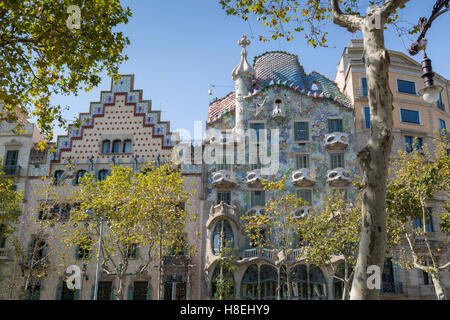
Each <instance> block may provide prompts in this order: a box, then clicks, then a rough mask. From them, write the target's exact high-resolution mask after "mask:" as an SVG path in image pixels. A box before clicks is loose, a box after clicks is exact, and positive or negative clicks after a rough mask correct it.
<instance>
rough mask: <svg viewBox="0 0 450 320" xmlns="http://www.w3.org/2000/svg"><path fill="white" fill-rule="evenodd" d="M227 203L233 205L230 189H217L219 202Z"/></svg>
mask: <svg viewBox="0 0 450 320" xmlns="http://www.w3.org/2000/svg"><path fill="white" fill-rule="evenodd" d="M221 202H223V203H226V204H228V205H231V192H230V191H217V204H219V203H221Z"/></svg>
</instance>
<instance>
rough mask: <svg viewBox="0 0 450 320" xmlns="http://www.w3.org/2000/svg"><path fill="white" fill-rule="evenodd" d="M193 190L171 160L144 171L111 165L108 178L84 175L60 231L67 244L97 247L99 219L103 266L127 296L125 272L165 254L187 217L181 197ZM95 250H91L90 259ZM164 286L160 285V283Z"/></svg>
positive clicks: (140, 268) (119, 296) (185, 200)
mask: <svg viewBox="0 0 450 320" xmlns="http://www.w3.org/2000/svg"><path fill="white" fill-rule="evenodd" d="M190 196H191V195H190V193H188V192H187V191H185V190H184V185H183V178H182V176H181V173H180V172H179V171H178V170H174V169H173V165H172V164H170V163H168V162H167V163H165V164H163V165H161V166H160V167H156V166H153V165H151V164H149V165H148V167H147V168H146V170H144V172H143V173H137V172H133V169H131V168H128V167H121V166H113V167H112V168H111V174H110V175H109V176H108V178H107V179H106V180H103V181H96V180H95V178H94V177H93V175H86V176H85V177H84V178H82V179H81V184H80V188H79V190H76V191H75V193H74V196H73V199H72V202H73V203H76V204H77V205H76V206H75V207H74V208H73V209H72V211H71V215H70V218H69V220H68V222H67V223H66V226H65V228H64V230H63V232H62V234H61V236H62V237H63V241H64V242H65V244H66V246H67V247H74V246H80V248H82V250H88V251H93V249H94V248H93V246H94V244H97V243H98V238H99V234H100V225H101V220H103V221H104V234H103V238H102V259H103V261H102V269H103V271H104V272H106V273H109V274H112V275H114V276H115V277H116V279H117V281H118V289H117V291H116V292H115V297H116V299H118V300H122V299H124V293H125V291H126V290H125V287H124V286H125V283H126V279H127V276H128V275H129V274H130V272H132V273H133V274H137V273H141V272H143V271H144V270H147V269H148V268H149V266H150V264H151V263H152V262H154V261H155V258H158V259H159V260H160V262H159V268H160V283H161V270H162V263H161V260H162V259H163V257H164V254H165V253H166V252H167V251H168V250H169V248H170V247H174V246H175V245H177V242H178V241H180V239H181V238H182V234H183V231H184V228H185V226H186V223H187V221H188V220H189V219H193V218H195V217H192V216H190V217H188V216H187V213H186V210H185V209H184V206H182V205H180V204H181V203H189V198H190ZM137 248H141V251H143V250H145V254H139V261H140V263H141V264H140V265H139V266H137V267H136V268H135V270H129V269H130V267H131V266H130V259H132V258H133V257H134V256H137V255H138V254H137ZM93 256H95V255H92V254H91V255H90V256H89V257H87V258H86V260H90V259H92V258H95V257H93ZM160 286H161V285H160Z"/></svg>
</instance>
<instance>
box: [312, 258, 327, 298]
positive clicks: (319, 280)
mask: <svg viewBox="0 0 450 320" xmlns="http://www.w3.org/2000/svg"><path fill="white" fill-rule="evenodd" d="M309 286H310V287H309V288H310V292H311V300H325V299H326V298H327V283H326V281H325V277H324V276H323V273H322V271H320V269H319V268H318V267H316V266H315V265H311V266H310V267H309Z"/></svg>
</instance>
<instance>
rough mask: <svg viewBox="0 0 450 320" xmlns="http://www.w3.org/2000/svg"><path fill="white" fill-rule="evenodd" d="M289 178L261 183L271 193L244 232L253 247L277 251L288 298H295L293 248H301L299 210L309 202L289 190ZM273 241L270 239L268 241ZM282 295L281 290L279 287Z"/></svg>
mask: <svg viewBox="0 0 450 320" xmlns="http://www.w3.org/2000/svg"><path fill="white" fill-rule="evenodd" d="M286 178H287V177H286V176H283V177H282V178H280V179H279V180H278V181H262V185H263V188H264V190H265V191H267V192H271V199H270V200H269V201H267V202H266V205H265V207H264V212H263V213H261V214H256V215H250V216H244V217H243V218H242V221H243V224H244V230H245V232H246V233H247V235H248V237H249V238H250V241H251V243H252V244H253V246H258V247H259V248H261V249H262V250H267V249H269V250H274V251H275V253H276V254H278V257H279V258H280V260H282V266H283V268H284V272H285V273H286V285H287V298H288V299H289V300H291V298H292V294H291V292H292V289H291V287H292V283H291V269H292V266H293V264H292V259H291V258H292V257H291V255H292V249H293V248H294V247H295V246H297V245H298V246H299V244H300V243H299V242H300V241H299V240H300V239H299V237H298V236H299V235H298V231H299V230H300V228H299V223H300V222H299V221H300V219H299V214H298V213H299V210H300V209H301V208H302V207H304V206H306V205H307V203H306V202H304V201H303V200H302V199H301V198H299V197H297V195H296V194H294V193H292V192H290V191H289V190H288V189H287V188H286ZM269 239H270V240H269ZM278 292H279V293H280V294H281V288H278Z"/></svg>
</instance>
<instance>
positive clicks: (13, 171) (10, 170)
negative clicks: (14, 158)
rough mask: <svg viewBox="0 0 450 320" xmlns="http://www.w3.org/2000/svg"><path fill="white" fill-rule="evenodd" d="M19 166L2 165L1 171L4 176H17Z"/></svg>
mask: <svg viewBox="0 0 450 320" xmlns="http://www.w3.org/2000/svg"><path fill="white" fill-rule="evenodd" d="M20 169H21V166H4V167H3V172H4V173H5V175H6V176H19V175H20Z"/></svg>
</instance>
